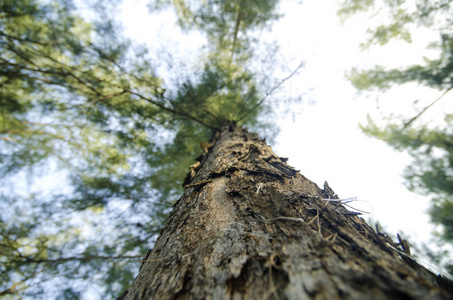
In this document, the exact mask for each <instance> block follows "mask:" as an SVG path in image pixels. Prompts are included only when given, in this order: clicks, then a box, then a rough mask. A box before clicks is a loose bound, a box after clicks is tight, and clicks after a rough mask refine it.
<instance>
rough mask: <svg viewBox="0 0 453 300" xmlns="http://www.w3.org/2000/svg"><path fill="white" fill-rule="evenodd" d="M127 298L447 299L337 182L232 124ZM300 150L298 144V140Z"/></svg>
mask: <svg viewBox="0 0 453 300" xmlns="http://www.w3.org/2000/svg"><path fill="white" fill-rule="evenodd" d="M211 143H212V144H213V145H212V146H211V145H209V146H207V147H205V153H204V154H203V155H202V156H201V157H200V158H199V162H200V164H198V163H197V164H195V165H194V166H192V170H191V174H189V175H188V178H187V179H186V183H185V185H186V188H185V191H184V194H183V196H182V197H181V199H180V200H179V201H178V202H177V203H176V204H175V206H174V209H173V211H172V213H171V215H170V218H169V220H168V223H167V225H166V226H165V228H164V229H163V231H162V233H161V235H160V237H159V238H158V239H157V241H156V243H155V247H154V249H153V250H152V251H150V252H149V253H148V255H147V257H146V258H145V260H144V263H143V265H142V267H141V269H140V273H139V275H138V276H137V278H136V280H135V281H134V283H133V285H132V286H131V288H130V290H129V291H128V292H127V293H125V294H124V295H123V296H121V297H122V298H124V299H446V298H449V295H448V294H447V293H446V292H445V291H444V290H442V289H441V288H439V287H438V286H437V284H436V283H435V277H434V276H433V274H432V273H430V272H429V271H427V270H426V269H424V268H423V267H420V266H419V265H418V264H417V263H416V262H415V261H413V260H412V259H411V258H410V256H409V255H408V254H406V253H405V252H403V251H404V250H408V249H404V248H403V247H402V246H400V245H399V244H396V243H394V242H393V241H392V240H391V239H389V238H388V237H387V236H385V235H383V234H379V233H376V232H375V231H374V230H373V229H372V228H371V227H369V226H368V225H367V224H366V223H365V221H364V220H363V219H361V218H359V217H358V216H355V215H354V214H351V213H350V212H348V210H347V209H346V208H344V207H343V206H342V204H341V203H339V202H334V201H325V200H323V199H326V198H331V199H334V198H337V197H336V195H335V194H334V193H333V191H332V190H331V189H330V188H329V187H328V185H325V186H324V189H320V188H319V187H318V186H317V185H316V184H314V183H313V182H311V181H309V180H308V179H307V178H305V177H304V176H302V175H301V174H300V173H299V172H298V171H296V170H294V169H293V168H292V167H290V166H288V165H287V164H286V163H285V161H286V159H284V158H279V157H278V156H276V155H275V154H274V152H272V149H271V148H270V147H269V146H267V145H266V144H265V142H263V141H261V140H259V139H258V137H257V136H256V135H255V134H251V133H248V132H247V131H246V130H243V129H241V128H240V127H236V126H234V125H229V126H225V127H223V128H222V129H221V130H220V131H219V133H218V134H216V136H215V137H214V138H213V140H212V141H211ZM301 151H303V150H302V149H301Z"/></svg>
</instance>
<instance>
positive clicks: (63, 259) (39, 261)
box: [12, 255, 143, 264]
mask: <svg viewBox="0 0 453 300" xmlns="http://www.w3.org/2000/svg"><path fill="white" fill-rule="evenodd" d="M24 258H25V260H24V261H12V262H15V263H37V264H42V263H58V262H68V261H87V260H92V259H105V260H109V259H143V255H125V256H104V255H93V256H72V257H60V258H55V259H34V258H28V257H24Z"/></svg>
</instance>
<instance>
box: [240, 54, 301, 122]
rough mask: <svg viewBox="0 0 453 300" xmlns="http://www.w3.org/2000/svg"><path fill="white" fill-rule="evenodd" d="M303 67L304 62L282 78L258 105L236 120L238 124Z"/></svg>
mask: <svg viewBox="0 0 453 300" xmlns="http://www.w3.org/2000/svg"><path fill="white" fill-rule="evenodd" d="M303 66H305V62H301V63H300V64H299V66H297V68H296V69H295V70H294V71H292V72H291V74H289V76H288V77H286V78H284V79H283V80H281V81H280V82H279V83H278V84H277V85H275V86H274V87H273V88H271V89H270V90H269V91H268V92H267V93H266V95H264V97H263V98H261V99H260V100H259V101H258V103H257V104H256V105H255V106H253V107H252V108H251V109H250V110H249V111H247V112H246V113H245V114H243V115H242V117H240V118H239V120H237V121H238V122H239V121H242V120H243V119H244V118H245V117H247V116H248V115H249V114H251V113H252V112H253V111H254V110H255V109H257V108H258V107H259V106H260V105H261V104H263V102H264V100H266V99H267V97H268V96H269V95H270V94H272V93H273V92H274V91H275V90H276V89H278V88H279V87H281V86H282V85H283V84H284V83H285V82H286V81H287V80H288V79H290V78H291V77H293V76H294V75H295V74H296V73H297V72H298V71H299V70H300V69H301V68H302V67H303Z"/></svg>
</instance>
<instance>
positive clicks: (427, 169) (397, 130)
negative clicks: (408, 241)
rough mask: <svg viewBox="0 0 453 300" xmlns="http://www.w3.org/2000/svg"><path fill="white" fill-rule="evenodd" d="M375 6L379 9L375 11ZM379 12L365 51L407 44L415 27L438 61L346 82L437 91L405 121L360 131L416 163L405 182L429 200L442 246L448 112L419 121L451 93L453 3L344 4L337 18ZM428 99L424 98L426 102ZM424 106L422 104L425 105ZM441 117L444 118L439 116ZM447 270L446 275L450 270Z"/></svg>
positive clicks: (447, 195) (449, 198) (358, 74)
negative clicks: (430, 37) (382, 20)
mask: <svg viewBox="0 0 453 300" xmlns="http://www.w3.org/2000/svg"><path fill="white" fill-rule="evenodd" d="M379 3H380V4H381V6H379ZM376 7H381V9H382V11H379V13H378V14H379V15H385V16H386V17H387V20H388V22H387V23H386V24H383V25H380V26H378V27H376V28H372V29H369V30H368V32H369V33H370V38H369V40H368V41H367V42H365V44H364V45H365V47H369V46H370V45H375V44H378V45H385V44H387V43H389V42H390V41H391V40H393V39H403V40H405V41H407V42H410V41H411V32H412V31H413V29H414V27H415V26H414V25H416V26H422V27H426V28H429V29H431V30H432V31H434V32H438V35H439V41H438V42H437V43H434V44H432V45H430V46H431V47H432V48H434V49H437V50H438V55H439V56H438V58H436V59H425V63H424V64H420V65H413V66H408V67H406V68H399V69H388V68H384V67H381V66H377V67H375V68H374V69H370V70H357V69H353V70H352V71H351V72H350V74H349V78H350V79H351V82H352V83H353V84H354V86H355V87H356V88H357V89H359V90H371V89H374V88H375V89H379V90H381V91H385V90H387V89H388V88H390V87H391V86H394V85H403V84H405V83H409V82H417V83H419V84H420V85H423V86H428V87H431V88H433V89H437V90H439V91H440V96H439V97H438V98H436V99H431V101H429V102H428V103H429V104H428V105H424V106H422V107H420V108H419V112H418V113H417V114H415V115H414V116H413V117H411V118H409V119H403V120H401V118H399V119H397V120H395V119H391V118H390V117H389V118H388V120H387V123H388V125H387V126H386V127H384V128H380V127H379V126H377V125H376V123H375V122H374V121H373V120H371V119H370V122H369V124H368V125H367V126H363V130H364V132H365V133H367V134H369V135H370V136H373V137H376V138H378V139H381V140H383V141H385V142H387V143H388V144H389V145H390V146H392V147H393V148H395V149H397V150H400V151H408V152H409V153H410V155H411V156H412V157H413V158H414V162H413V163H412V164H411V165H410V166H408V167H407V168H406V171H405V178H406V179H407V186H408V187H409V189H411V190H413V191H415V192H418V193H421V194H424V195H429V196H431V197H432V206H431V209H430V210H429V214H430V216H431V220H432V222H433V223H434V224H437V225H441V229H440V232H438V235H439V236H440V237H441V239H442V240H443V241H446V242H449V243H451V242H452V241H453V223H452V219H451V217H450V216H451V215H452V214H453V210H452V207H453V189H452V186H453V178H452V175H451V169H452V168H453V147H452V145H453V144H452V143H453V135H452V131H451V125H452V124H451V120H452V118H451V116H452V114H451V113H450V112H445V115H444V120H443V122H442V120H441V119H439V118H437V120H435V121H436V123H437V124H436V125H435V126H433V124H432V122H429V121H427V120H423V114H425V113H426V111H427V110H429V109H430V108H431V107H433V106H434V105H436V104H437V103H438V102H439V101H441V100H443V99H444V97H445V96H446V94H447V93H449V92H450V91H451V90H452V88H453V85H452V76H453V75H452V74H453V35H452V32H451V26H452V22H451V18H450V15H451V12H452V9H453V8H452V1H415V6H411V4H410V3H409V1H383V2H381V1H345V2H344V4H343V7H342V9H341V10H340V11H339V13H340V15H342V16H348V15H350V14H353V13H357V12H359V11H366V10H370V9H371V8H374V9H375V10H376ZM425 100H428V99H425ZM425 102H426V101H425ZM441 118H442V117H441ZM452 270H453V269H451V266H450V271H452Z"/></svg>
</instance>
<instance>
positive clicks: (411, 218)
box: [120, 0, 453, 243]
mask: <svg viewBox="0 0 453 300" xmlns="http://www.w3.org/2000/svg"><path fill="white" fill-rule="evenodd" d="M282 2H283V3H282V4H281V6H280V9H281V12H282V13H283V14H284V16H283V17H282V18H281V19H280V20H279V21H277V22H275V23H274V24H273V25H272V28H271V30H270V31H267V32H264V33H263V36H262V38H263V40H266V39H275V40H277V41H278V43H279V45H280V50H279V52H280V53H281V55H282V56H283V57H284V62H285V63H286V64H287V65H286V66H284V67H285V68H286V69H287V70H293V69H295V68H296V67H297V65H298V64H299V63H300V62H305V66H304V68H303V69H302V70H301V71H300V72H299V73H298V75H297V76H294V77H293V78H291V80H289V81H288V82H286V83H285V87H284V88H285V89H286V90H290V91H291V93H293V94H299V95H304V96H303V98H302V99H303V101H302V102H301V103H300V104H297V105H295V106H294V107H293V108H292V110H293V111H296V112H298V113H297V114H296V115H295V116H294V117H287V118H281V119H280V120H279V122H278V125H279V126H280V129H281V131H280V134H279V135H278V136H277V138H276V140H275V145H274V147H273V149H274V151H275V152H276V153H277V155H279V156H283V157H288V158H289V161H288V163H289V164H290V165H292V166H293V167H295V168H296V169H298V170H300V172H301V173H302V174H303V175H304V176H305V177H307V178H308V179H310V180H312V181H314V182H315V183H317V184H318V185H319V186H320V187H322V185H323V183H324V181H328V183H329V185H330V187H331V188H333V190H334V191H335V192H336V193H337V194H338V195H339V196H340V197H341V198H349V197H358V199H360V200H363V202H357V203H355V204H357V207H358V208H361V209H364V210H366V211H369V212H370V214H368V215H364V218H365V219H367V220H368V219H371V220H374V221H379V223H381V224H382V225H384V226H385V229H386V230H387V231H388V233H389V234H392V235H395V234H396V233H397V232H399V233H402V234H403V236H408V237H409V238H410V241H412V242H418V243H419V242H425V243H429V240H430V237H431V232H432V231H433V230H434V227H433V225H431V224H430V223H429V217H428V215H427V214H426V211H427V209H428V207H429V199H428V198H427V197H422V196H420V195H417V194H414V193H412V192H409V191H408V190H407V189H406V187H405V186H404V184H403V183H404V178H403V177H402V176H401V175H402V173H403V170H404V168H405V166H406V165H408V164H410V163H411V158H410V157H409V155H408V154H406V153H400V152H396V151H394V150H392V149H391V148H390V147H389V146H387V145H386V144H385V143H384V142H381V141H378V140H376V139H372V138H369V137H367V136H365V135H364V134H363V133H362V132H361V130H360V128H359V124H365V123H366V120H367V115H371V116H372V117H374V118H379V116H380V114H382V113H383V114H388V113H395V114H403V115H406V116H407V117H408V118H410V117H412V116H414V115H416V114H417V109H420V108H421V107H424V105H426V103H430V102H431V101H433V100H434V99H436V98H437V97H438V96H439V95H440V93H439V92H438V91H433V90H430V89H428V88H424V87H421V86H417V85H415V84H412V85H411V84H409V85H406V86H404V87H398V88H392V89H390V91H389V92H387V93H385V94H377V93H362V94H360V93H358V92H357V91H356V90H355V88H354V87H353V86H352V85H351V83H350V82H349V81H348V80H347V78H346V77H345V74H346V72H347V71H348V70H350V69H351V68H352V67H372V66H374V65H375V64H382V65H386V66H391V67H402V66H405V65H410V64H414V63H421V62H422V58H423V56H428V57H430V56H433V55H435V54H436V53H435V52H433V50H429V49H426V45H427V43H428V42H430V41H434V40H435V39H436V38H437V35H436V34H435V33H433V32H429V31H428V30H423V29H419V30H418V31H417V34H416V35H414V36H413V42H412V44H407V43H405V42H394V43H391V44H389V45H388V46H386V47H378V48H373V49H371V50H368V51H362V50H361V48H360V47H359V45H360V43H361V42H364V41H365V38H366V35H365V32H366V29H367V27H368V26H370V25H369V24H370V23H367V22H368V19H367V17H366V16H355V17H353V18H351V19H349V20H347V21H346V22H345V23H344V24H342V23H341V21H340V19H339V17H338V16H337V15H336V13H337V8H338V6H337V1H335V0H323V1H319V0H318V1H317V0H305V1H303V3H301V1H282ZM120 11H121V18H122V20H123V22H124V26H125V27H124V29H125V34H126V36H127V37H129V38H131V39H133V40H136V41H139V42H145V43H147V45H148V47H150V48H152V49H153V48H154V49H157V48H158V47H159V46H158V45H162V44H165V43H169V45H170V46H169V47H170V48H172V49H181V53H184V52H185V53H187V52H191V51H194V52H195V51H196V50H197V49H198V46H199V43H201V42H198V41H201V38H200V37H197V36H193V35H191V36H185V35H184V34H182V33H181V32H180V31H179V30H178V29H177V28H176V27H175V22H174V20H175V19H174V18H173V16H172V15H171V13H168V12H167V13H164V14H160V15H153V16H152V17H151V16H150V15H149V14H148V11H147V8H146V3H145V2H142V1H138V0H135V1H127V2H126V3H125V4H123V5H122V7H121V8H120ZM377 21H379V20H377ZM174 52H175V53H178V51H177V50H176V51H174ZM289 73H290V71H288V73H287V74H284V73H282V74H281V78H282V79H283V78H285V77H286V76H287V75H288V74H289ZM451 97H452V96H451V95H447V96H446V97H445V99H443V101H442V103H440V104H439V105H437V107H436V108H434V109H433V110H432V111H431V112H430V114H431V117H432V118H433V119H435V118H436V116H438V115H439V114H442V113H443V111H444V110H445V109H450V111H451V106H450V107H448V103H449V102H453V101H451ZM417 99H418V100H420V101H419V104H418V107H414V105H413V104H412V103H413V101H414V100H417ZM449 100H450V101H449ZM377 108H379V110H378V109H377ZM427 115H428V114H427Z"/></svg>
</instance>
